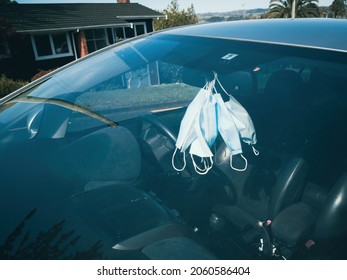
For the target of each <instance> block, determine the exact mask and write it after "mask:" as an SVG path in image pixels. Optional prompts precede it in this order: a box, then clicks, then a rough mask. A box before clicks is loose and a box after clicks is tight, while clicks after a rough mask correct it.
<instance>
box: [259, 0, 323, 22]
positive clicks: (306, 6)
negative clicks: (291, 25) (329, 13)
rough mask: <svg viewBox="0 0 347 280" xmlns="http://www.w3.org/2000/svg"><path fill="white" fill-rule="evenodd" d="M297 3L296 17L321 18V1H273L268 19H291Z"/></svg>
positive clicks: (267, 15)
mask: <svg viewBox="0 0 347 280" xmlns="http://www.w3.org/2000/svg"><path fill="white" fill-rule="evenodd" d="M294 1H295V17H300V18H303V17H319V16H320V11H319V7H318V2H319V0H271V1H270V6H269V8H270V11H269V12H268V13H267V14H266V15H265V17H266V18H290V17H292V11H293V4H294Z"/></svg>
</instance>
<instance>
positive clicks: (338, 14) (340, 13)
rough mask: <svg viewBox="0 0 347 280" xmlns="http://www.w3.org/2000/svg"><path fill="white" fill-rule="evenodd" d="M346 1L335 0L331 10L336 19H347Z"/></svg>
mask: <svg viewBox="0 0 347 280" xmlns="http://www.w3.org/2000/svg"><path fill="white" fill-rule="evenodd" d="M345 5H346V1H344V0H334V1H333V3H332V4H331V6H330V7H329V10H330V11H331V13H332V16H333V17H334V18H344V17H346V8H345Z"/></svg>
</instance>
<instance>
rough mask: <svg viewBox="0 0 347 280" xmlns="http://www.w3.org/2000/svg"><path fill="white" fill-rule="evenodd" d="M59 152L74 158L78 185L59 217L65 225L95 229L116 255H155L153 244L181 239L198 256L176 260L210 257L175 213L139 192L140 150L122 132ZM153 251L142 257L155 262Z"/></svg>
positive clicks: (105, 131)
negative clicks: (135, 253)
mask: <svg viewBox="0 0 347 280" xmlns="http://www.w3.org/2000/svg"><path fill="white" fill-rule="evenodd" d="M65 153H66V155H68V160H69V161H76V159H77V158H78V159H79V160H78V162H77V161H76V162H75V163H76V165H77V166H79V167H78V172H77V174H76V176H75V178H79V179H78V180H79V184H78V185H76V186H75V188H74V190H73V192H72V195H71V196H70V198H69V201H68V202H67V206H66V208H65V209H64V214H62V217H63V216H64V215H67V218H68V219H69V220H70V224H71V226H75V225H76V224H79V225H80V226H81V228H85V232H93V229H94V230H95V227H96V225H97V231H98V238H101V240H102V241H103V242H104V247H106V248H109V249H110V251H112V250H113V251H118V253H120V252H121V251H123V252H125V251H141V250H144V248H147V247H148V246H152V247H150V248H152V249H153V250H155V245H154V244H157V243H156V242H159V241H163V240H166V241H165V242H166V243H165V244H166V247H170V246H169V245H170V244H171V243H172V242H170V240H171V239H172V238H174V240H175V242H174V243H172V244H177V242H179V240H181V239H182V238H183V239H182V242H184V244H188V243H189V244H190V246H191V248H193V247H194V248H197V247H199V248H200V249H201V250H200V251H201V252H202V253H201V255H199V253H197V252H190V251H189V250H188V249H187V250H186V251H185V252H181V253H180V254H179V255H177V254H176V256H177V257H178V256H180V257H182V258H187V259H189V258H191V257H190V256H192V254H193V255H194V257H196V258H202V259H205V258H212V259H213V258H215V257H214V256H213V254H212V253H209V252H208V250H207V249H204V248H203V247H201V246H200V245H199V244H198V243H197V242H196V241H195V240H194V238H192V233H193V231H192V230H191V229H190V227H189V226H188V225H186V224H185V223H184V221H183V220H182V218H181V217H180V216H179V214H178V213H177V212H176V211H173V210H171V209H169V208H167V207H166V206H165V205H164V204H163V203H162V202H161V201H159V199H157V198H156V196H155V195H154V194H151V193H148V192H146V191H145V189H147V187H146V186H144V185H143V181H142V180H141V177H142V176H141V151H140V148H139V145H138V142H137V139H136V138H135V136H134V135H133V134H132V133H131V132H130V131H129V130H128V129H127V128H125V127H122V126H116V127H106V128H102V129H99V130H97V131H94V132H92V133H90V134H88V135H86V136H84V137H82V138H80V139H79V140H77V141H74V142H73V143H71V144H70V145H69V146H68V147H66V149H65ZM70 166H71V163H70ZM71 211H73V213H74V215H71ZM72 216H73V217H72ZM71 217H72V220H71ZM76 217H78V218H76ZM62 219H63V218H62ZM82 221H84V222H85V224H83V222H82ZM85 238H88V237H85ZM188 240H189V241H188ZM163 242H164V241H163ZM183 247H184V246H183ZM153 250H150V249H148V250H144V251H143V254H145V255H146V256H147V257H149V258H159V255H158V254H155V253H153ZM168 250H169V248H168ZM170 250H172V251H171V252H172V254H173V255H175V251H176V250H177V246H176V245H175V246H171V247H170ZM152 254H153V255H152ZM161 256H163V257H164V255H163V254H162V255H161Z"/></svg>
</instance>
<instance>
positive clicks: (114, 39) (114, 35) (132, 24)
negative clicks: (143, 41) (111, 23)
mask: <svg viewBox="0 0 347 280" xmlns="http://www.w3.org/2000/svg"><path fill="white" fill-rule="evenodd" d="M136 25H143V27H144V30H145V33H144V34H146V33H147V24H146V22H145V21H141V22H132V23H131V27H130V28H132V29H134V35H135V36H134V37H137V36H138V35H137V32H136V28H135V26H136ZM126 27H129V26H123V27H115V28H112V36H113V41H114V42H115V43H117V42H119V41H117V40H116V38H117V36H116V31H115V29H116V28H122V29H123V34H124V39H123V40H125V39H129V38H128V37H127V35H126V32H125V28H126ZM130 38H132V37H130Z"/></svg>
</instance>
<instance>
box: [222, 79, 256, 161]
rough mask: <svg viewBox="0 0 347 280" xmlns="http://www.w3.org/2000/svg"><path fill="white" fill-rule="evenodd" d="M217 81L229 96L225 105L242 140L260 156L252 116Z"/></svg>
mask: <svg viewBox="0 0 347 280" xmlns="http://www.w3.org/2000/svg"><path fill="white" fill-rule="evenodd" d="M217 81H218V83H219V85H220V87H221V88H222V90H223V91H224V92H225V93H226V94H227V95H228V96H229V101H228V102H225V105H226V107H227V109H228V111H229V112H230V114H231V116H232V118H233V120H234V123H235V126H236V128H237V130H238V132H239V134H240V138H241V140H242V141H243V142H245V143H246V144H249V145H251V146H252V149H253V152H254V154H255V155H256V156H257V155H259V152H258V151H257V150H256V149H255V148H254V146H253V145H255V144H256V143H257V136H256V132H255V128H254V124H253V121H252V119H251V117H250V115H249V114H248V112H247V111H246V110H245V108H244V107H243V106H242V105H241V104H240V103H239V102H238V101H237V100H236V99H235V98H234V97H233V96H232V95H231V94H229V93H228V92H227V91H226V90H225V89H224V88H223V86H222V85H221V83H220V82H219V80H218V79H217Z"/></svg>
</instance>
